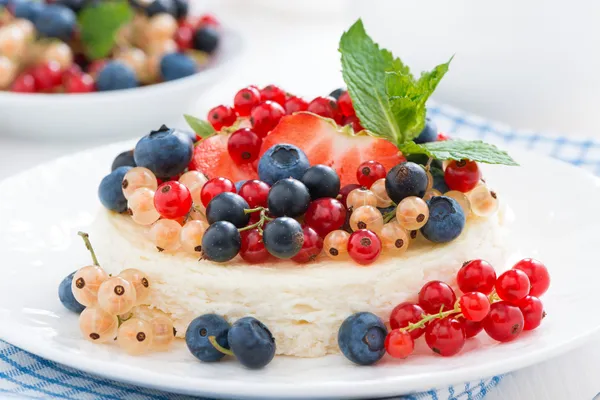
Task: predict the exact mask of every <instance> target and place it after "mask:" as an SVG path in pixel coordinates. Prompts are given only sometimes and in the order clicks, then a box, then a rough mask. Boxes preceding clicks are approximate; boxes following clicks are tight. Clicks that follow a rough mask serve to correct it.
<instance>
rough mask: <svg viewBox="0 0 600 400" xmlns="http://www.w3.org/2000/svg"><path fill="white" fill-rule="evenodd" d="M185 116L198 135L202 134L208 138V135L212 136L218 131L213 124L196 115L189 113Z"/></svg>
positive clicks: (204, 137) (201, 135) (202, 136)
mask: <svg viewBox="0 0 600 400" xmlns="http://www.w3.org/2000/svg"><path fill="white" fill-rule="evenodd" d="M183 117H184V118H185V121H186V122H187V123H188V125H189V126H190V128H192V130H193V131H194V132H195V133H196V135H198V136H200V137H201V138H202V139H206V138H207V137H210V136H212V135H214V134H216V133H217V132H216V131H215V128H213V126H212V125H211V124H210V123H208V122H207V121H204V120H201V119H199V118H196V117H192V116H191V115H187V114H184V115H183Z"/></svg>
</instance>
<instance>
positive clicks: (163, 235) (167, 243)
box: [149, 219, 181, 252]
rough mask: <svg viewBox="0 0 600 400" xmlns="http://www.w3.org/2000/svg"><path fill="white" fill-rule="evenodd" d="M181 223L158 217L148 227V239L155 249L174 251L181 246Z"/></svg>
mask: <svg viewBox="0 0 600 400" xmlns="http://www.w3.org/2000/svg"><path fill="white" fill-rule="evenodd" d="M180 235H181V225H180V224H179V222H177V221H174V220H172V219H159V220H158V221H156V222H155V223H154V225H152V227H151V228H150V232H149V236H150V240H151V241H152V243H154V245H155V246H156V249H157V250H158V251H160V252H162V251H174V250H177V249H179V247H180V246H181V242H180Z"/></svg>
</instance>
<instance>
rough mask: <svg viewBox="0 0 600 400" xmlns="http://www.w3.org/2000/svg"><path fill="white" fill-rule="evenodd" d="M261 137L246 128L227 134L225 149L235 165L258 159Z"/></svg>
mask: <svg viewBox="0 0 600 400" xmlns="http://www.w3.org/2000/svg"><path fill="white" fill-rule="evenodd" d="M261 145H262V139H261V138H260V137H259V136H258V135H257V134H256V133H254V132H252V131H251V130H250V129H248V128H242V129H238V130H237V131H235V132H233V133H232V134H231V136H229V140H228V141H227V151H228V152H229V155H230V156H231V158H232V159H233V161H234V162H235V163H236V164H237V165H242V164H248V163H251V162H253V161H254V160H256V159H258V153H259V152H260V146H261Z"/></svg>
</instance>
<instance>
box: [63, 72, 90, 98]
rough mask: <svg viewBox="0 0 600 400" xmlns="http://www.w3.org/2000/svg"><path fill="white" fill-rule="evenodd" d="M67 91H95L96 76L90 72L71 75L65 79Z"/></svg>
mask: <svg viewBox="0 0 600 400" xmlns="http://www.w3.org/2000/svg"><path fill="white" fill-rule="evenodd" d="M64 86H65V92H67V93H90V92H93V91H94V78H92V77H91V75H89V74H81V75H71V76H69V77H68V78H65V79H64Z"/></svg>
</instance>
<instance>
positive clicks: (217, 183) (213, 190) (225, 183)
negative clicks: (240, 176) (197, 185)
mask: <svg viewBox="0 0 600 400" xmlns="http://www.w3.org/2000/svg"><path fill="white" fill-rule="evenodd" d="M224 192H231V193H235V192H236V190H235V185H234V184H233V182H231V181H230V180H229V179H227V178H213V179H211V180H209V181H208V182H206V183H205V184H204V186H203V187H202V191H201V192H200V199H201V200H202V204H204V206H205V207H207V206H208V203H210V201H211V200H212V199H213V198H214V197H215V196H217V195H218V194H221V193H224Z"/></svg>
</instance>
